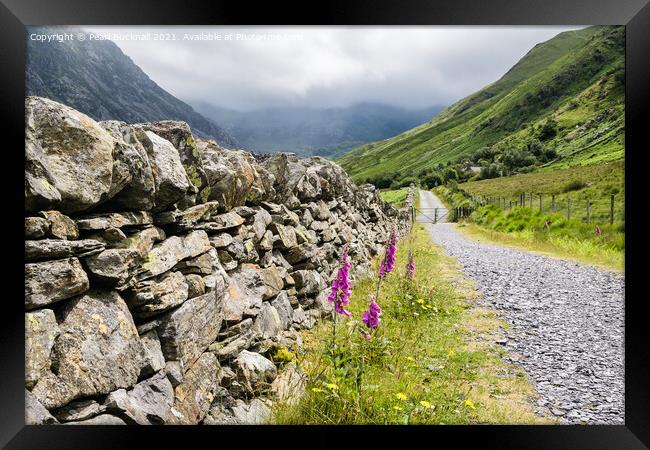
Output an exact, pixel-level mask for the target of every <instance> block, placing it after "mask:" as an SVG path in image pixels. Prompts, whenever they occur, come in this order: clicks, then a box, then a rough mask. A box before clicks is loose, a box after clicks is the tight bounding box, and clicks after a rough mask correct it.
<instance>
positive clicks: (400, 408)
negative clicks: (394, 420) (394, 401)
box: [393, 406, 404, 411]
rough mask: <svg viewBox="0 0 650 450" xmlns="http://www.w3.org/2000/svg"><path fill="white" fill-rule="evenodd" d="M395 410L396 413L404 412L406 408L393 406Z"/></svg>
mask: <svg viewBox="0 0 650 450" xmlns="http://www.w3.org/2000/svg"><path fill="white" fill-rule="evenodd" d="M393 409H394V410H395V411H402V410H403V409H404V408H402V407H401V406H393Z"/></svg>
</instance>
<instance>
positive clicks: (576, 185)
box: [562, 180, 587, 193]
mask: <svg viewBox="0 0 650 450" xmlns="http://www.w3.org/2000/svg"><path fill="white" fill-rule="evenodd" d="M586 187H587V183H585V182H584V181H582V180H574V181H571V182H569V183H567V184H565V185H564V187H563V188H562V192H564V193H566V192H571V191H579V190H580V189H584V188H586Z"/></svg>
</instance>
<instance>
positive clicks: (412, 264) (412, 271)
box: [407, 252, 415, 280]
mask: <svg viewBox="0 0 650 450" xmlns="http://www.w3.org/2000/svg"><path fill="white" fill-rule="evenodd" d="M407 268H408V272H409V278H410V279H411V280H412V279H414V278H415V258H413V252H409V263H408V266H407Z"/></svg>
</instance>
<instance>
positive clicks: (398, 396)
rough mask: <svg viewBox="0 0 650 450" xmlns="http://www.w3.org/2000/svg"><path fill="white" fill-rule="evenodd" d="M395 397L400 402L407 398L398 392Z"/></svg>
mask: <svg viewBox="0 0 650 450" xmlns="http://www.w3.org/2000/svg"><path fill="white" fill-rule="evenodd" d="M395 397H397V400H402V401H404V400H406V399H407V398H408V397H407V396H406V394H404V393H403V392H398V393H397V394H395Z"/></svg>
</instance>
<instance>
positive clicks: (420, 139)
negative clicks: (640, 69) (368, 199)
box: [339, 26, 624, 180]
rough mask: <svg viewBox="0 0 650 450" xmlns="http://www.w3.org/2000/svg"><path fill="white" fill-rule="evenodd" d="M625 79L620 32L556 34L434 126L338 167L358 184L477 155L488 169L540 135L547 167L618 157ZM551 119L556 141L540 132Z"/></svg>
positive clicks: (347, 158) (358, 153) (356, 154)
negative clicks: (548, 152)
mask: <svg viewBox="0 0 650 450" xmlns="http://www.w3.org/2000/svg"><path fill="white" fill-rule="evenodd" d="M623 80H624V28H623V27H609V26H595V27H589V28H585V29H582V30H577V31H569V32H564V33H560V34H559V35H558V36H556V37H554V38H553V39H550V40H549V41H546V42H544V43H541V44H538V45H536V46H535V47H534V48H533V49H531V50H530V51H529V52H528V53H527V54H526V55H525V56H524V57H523V58H522V59H521V60H520V61H519V62H518V63H517V64H516V65H515V66H513V67H512V68H511V69H510V70H509V71H508V72H507V73H506V74H505V75H504V76H503V77H502V78H501V79H499V80H498V81H496V82H495V83H492V84H490V85H488V86H486V87H485V88H483V89H482V90H480V91H478V92H477V93H475V94H472V95H470V96H468V97H466V98H464V99H462V100H460V101H458V102H457V103H455V104H453V105H451V106H450V107H449V108H447V109H446V110H444V111H443V112H441V113H440V114H439V115H437V116H436V117H434V118H433V119H432V120H431V121H429V122H427V123H424V124H422V125H420V126H418V127H416V128H413V129H411V130H409V131H406V132H405V133H402V134H400V135H398V136H395V137H393V138H391V139H387V140H384V141H379V142H375V143H371V144H368V145H364V146H362V147H359V148H357V149H354V150H353V151H351V152H349V153H347V154H346V155H344V156H343V157H341V158H340V160H339V162H340V164H341V165H342V166H343V167H344V168H345V169H346V170H347V171H348V173H350V174H351V175H352V176H353V177H354V178H355V179H356V180H366V179H372V178H373V177H377V176H380V175H389V176H393V177H394V178H400V177H402V178H403V177H406V176H411V175H416V174H417V173H418V172H419V171H422V169H425V168H433V167H438V165H439V164H446V163H451V162H461V161H464V162H467V163H471V162H476V161H480V160H481V159H480V158H477V157H473V156H476V153H477V152H478V151H479V150H482V151H483V153H488V154H490V153H491V155H492V159H490V158H489V157H488V158H487V162H488V163H489V162H490V161H494V160H495V158H496V159H497V160H498V155H499V154H502V153H503V152H505V151H506V150H508V149H510V148H515V147H516V148H519V147H526V146H527V145H528V144H529V143H530V142H532V141H533V140H538V139H539V138H540V136H541V137H542V138H543V139H542V140H543V145H544V147H545V148H546V149H552V150H553V151H554V152H556V153H557V158H555V159H554V160H553V161H552V162H551V164H559V165H574V164H584V163H591V162H597V161H606V160H613V159H619V158H621V157H623V145H624V143H623V127H624V121H623V111H624V86H623ZM549 119H553V121H554V122H557V130H556V134H555V135H554V136H546V135H544V133H542V131H541V130H542V129H543V128H544V126H545V124H546V122H548V121H549ZM554 122H551V123H554ZM486 148H487V151H485V149H486ZM591 155H594V156H593V157H591V160H590V158H589V157H590V156H591ZM479 165H481V164H479Z"/></svg>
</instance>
